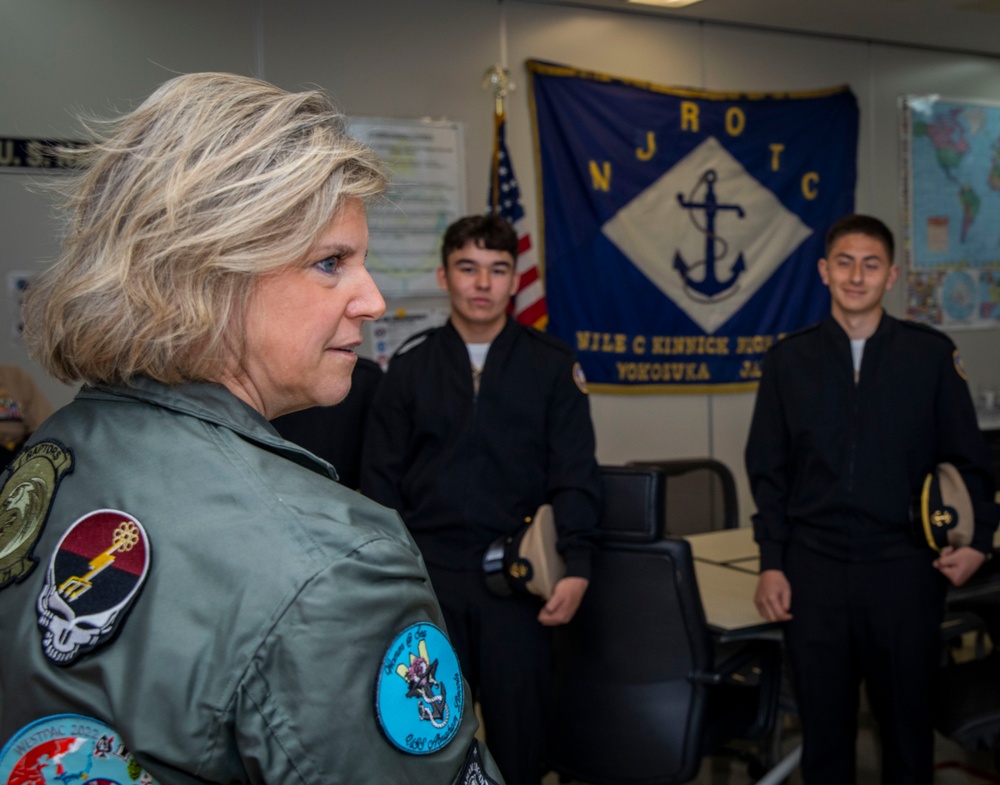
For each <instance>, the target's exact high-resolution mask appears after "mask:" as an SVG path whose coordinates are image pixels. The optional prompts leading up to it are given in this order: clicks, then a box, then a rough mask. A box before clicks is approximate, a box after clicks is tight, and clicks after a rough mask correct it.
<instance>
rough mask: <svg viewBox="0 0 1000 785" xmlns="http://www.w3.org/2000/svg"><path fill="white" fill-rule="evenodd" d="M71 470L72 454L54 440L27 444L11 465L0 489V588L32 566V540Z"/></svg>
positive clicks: (21, 577)
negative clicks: (60, 485) (63, 480)
mask: <svg viewBox="0 0 1000 785" xmlns="http://www.w3.org/2000/svg"><path fill="white" fill-rule="evenodd" d="M72 471H73V454H72V453H71V452H70V451H69V449H67V448H66V447H64V446H63V445H61V444H59V442H56V441H43V442H39V443H38V444H34V445H32V446H31V447H28V448H27V449H25V450H23V451H22V452H21V453H20V454H19V455H18V456H17V458H15V459H14V462H13V463H12V464H11V465H10V469H9V472H10V473H9V474H8V475H7V479H6V481H5V482H4V485H3V490H2V491H0V499H2V501H0V589H3V588H4V587H5V586H8V585H10V584H11V583H14V582H17V581H23V580H24V579H25V578H27V577H28V575H30V574H31V571H32V570H34V568H35V564H37V562H38V559H36V558H35V556H34V555H33V552H34V548H35V543H37V542H38V538H39V536H41V533H42V529H44V528H45V522H46V520H47V519H48V517H49V510H50V509H52V499H53V498H54V497H55V493H56V489H57V488H58V487H59V483H60V481H61V480H62V478H63V477H64V476H65V475H67V474H69V473H70V472H72Z"/></svg>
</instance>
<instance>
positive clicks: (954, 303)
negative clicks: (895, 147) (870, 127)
mask: <svg viewBox="0 0 1000 785" xmlns="http://www.w3.org/2000/svg"><path fill="white" fill-rule="evenodd" d="M903 135H904V139H903V149H904V158H905V160H904V167H905V175H906V183H907V189H906V193H905V194H904V197H905V199H904V201H905V207H906V210H905V218H906V224H907V229H908V235H909V236H908V238H907V239H908V240H909V245H908V253H907V260H906V261H907V263H908V276H907V285H908V290H907V295H908V301H907V306H908V315H909V316H910V318H914V319H917V320H920V321H925V322H929V323H932V324H945V325H951V326H968V327H985V326H992V325H997V324H1000V221H998V220H997V216H998V215H1000V105H990V104H985V103H969V102H964V103H963V102H958V101H950V100H945V99H941V98H938V97H937V96H921V97H914V96H911V97H908V98H906V99H905V101H904V105H903Z"/></svg>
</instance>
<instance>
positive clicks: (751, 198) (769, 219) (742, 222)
mask: <svg viewBox="0 0 1000 785" xmlns="http://www.w3.org/2000/svg"><path fill="white" fill-rule="evenodd" d="M712 172H714V175H713V174H711V173H712ZM706 177H707V178H708V179H709V180H711V183H710V187H711V189H712V191H713V196H714V201H715V202H716V204H715V205H714V224H715V226H714V236H715V237H714V240H712V239H709V240H707V239H706V238H708V237H709V233H708V228H709V227H708V223H707V221H706V210H705V209H704V205H705V203H706V201H709V200H707V199H706V193H707V189H706V186H705V181H706V179H705V178H706ZM685 203H686V204H687V206H685ZM697 205H701V207H700V208H699V207H698V206H697ZM737 208H738V209H737ZM601 231H603V232H604V234H605V235H606V236H607V237H608V239H610V240H611V242H613V243H614V244H615V245H616V246H618V248H619V249H620V250H621V252H622V253H623V254H625V256H627V257H628V258H629V259H630V260H631V262H632V263H633V264H634V265H635V266H636V267H637V268H638V269H639V270H641V271H642V273H643V274H644V275H645V276H646V277H647V278H649V280H650V281H652V283H653V284H655V285H656V286H657V288H659V289H660V291H662V292H663V293H664V294H665V295H666V296H667V297H669V298H670V299H671V300H672V301H673V302H674V303H675V304H676V305H677V306H678V307H679V308H681V309H682V310H683V311H684V312H685V313H686V314H687V315H688V316H689V317H690V318H691V319H692V321H694V322H695V323H696V324H697V325H698V326H699V327H701V329H703V330H704V331H705V332H707V333H713V332H715V331H716V330H717V329H719V327H721V326H722V325H723V324H725V323H726V321H728V319H729V318H730V317H731V316H732V315H733V314H735V313H736V312H737V311H738V310H739V309H740V308H741V307H742V306H743V305H744V304H745V303H746V302H747V300H749V299H750V298H751V297H752V296H753V294H754V293H755V292H756V291H757V290H758V289H759V288H760V286H761V285H762V284H764V282H765V281H767V279H768V278H770V277H771V274H772V273H774V271H775V270H777V269H778V267H779V266H780V265H781V263H782V262H783V261H784V260H785V259H787V258H788V256H789V255H790V254H791V253H792V251H794V250H795V249H796V248H797V247H798V246H799V244H800V243H802V241H803V240H805V239H806V238H807V237H808V236H809V235H810V234H812V230H811V229H810V228H809V227H808V226H806V225H805V224H804V223H803V222H802V221H801V220H800V219H799V217H798V216H796V215H795V214H794V213H792V212H791V211H789V210H787V209H785V207H784V205H782V204H781V202H780V201H779V200H778V198H777V197H775V195H774V194H773V193H771V191H769V190H768V189H767V188H766V187H765V186H764V185H762V184H761V183H760V182H759V181H758V180H757V179H756V178H754V177H753V176H752V175H751V174H750V173H749V172H747V171H746V169H744V168H743V166H742V165H741V164H740V162H739V161H737V160H736V159H735V158H734V157H733V156H732V155H730V154H729V153H728V152H727V151H726V149H725V148H724V147H723V146H722V145H721V144H720V143H719V142H718V141H717V140H716V139H715V138H714V137H709V138H708V139H706V140H705V141H704V142H702V143H701V144H700V145H698V147H696V148H695V149H694V150H693V151H691V154H690V155H688V156H687V157H686V158H684V159H683V160H682V161H680V162H679V163H678V164H677V165H676V166H674V167H673V168H671V169H670V170H668V171H667V172H665V173H664V174H663V175H662V176H661V177H660V178H659V179H658V180H656V181H655V182H654V183H653V184H652V185H650V186H649V187H648V188H647V189H646V190H645V191H643V192H642V193H640V194H639V195H638V196H637V197H635V198H634V199H633V200H632V201H631V202H629V203H628V204H627V205H625V206H624V207H623V208H622V209H621V210H619V211H618V212H617V213H616V214H615V216H614V218H612V219H611V220H610V221H608V222H607V223H606V224H604V226H603V227H602V229H601ZM709 246H710V247H711V250H709ZM710 256H711V257H714V268H713V269H712V270H709V269H708V266H707V265H706V264H705V262H706V259H708V258H709V257H710ZM740 259H742V264H739V263H738V260H740ZM817 261H818V260H817ZM706 275H711V276H714V277H715V278H717V279H718V280H719V281H720V282H723V283H727V282H730V281H731V285H729V286H728V287H726V288H720V289H719V290H718V291H713V288H717V287H702V289H707V290H708V293H706V292H705V291H699V283H700V282H704V281H705V278H706ZM721 286H722V284H720V287H721Z"/></svg>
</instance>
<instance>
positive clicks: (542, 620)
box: [361, 216, 600, 785]
mask: <svg viewBox="0 0 1000 785" xmlns="http://www.w3.org/2000/svg"><path fill="white" fill-rule="evenodd" d="M441 256H442V265H441V267H440V268H438V282H439V284H440V286H441V288H442V289H443V290H444V291H446V292H447V293H448V296H449V298H450V300H451V316H450V318H449V320H448V322H447V323H446V324H445V325H444V326H442V327H440V328H437V329H434V330H431V331H429V332H424V333H421V334H420V335H418V336H415V337H414V338H413V339H411V340H410V341H409V342H407V343H405V344H404V345H403V346H402V347H401V348H400V349H399V351H398V352H397V353H396V355H395V356H394V357H393V359H392V361H391V362H390V364H389V370H388V372H387V373H386V376H385V378H384V380H383V382H382V385H381V387H380V388H379V392H378V395H377V396H376V399H375V404H374V406H373V408H372V412H371V415H370V419H369V427H368V429H367V433H366V441H365V445H364V451H363V459H362V472H361V490H362V492H363V493H365V494H367V495H369V496H370V497H371V498H373V499H375V500H376V501H378V502H381V503H382V504H384V505H386V506H388V507H393V508H395V509H397V510H398V511H399V512H400V514H401V515H402V517H403V521H404V522H405V523H406V525H407V527H408V528H409V530H410V532H411V533H412V534H413V537H414V539H415V540H416V542H417V545H419V546H420V550H421V553H422V554H423V557H424V560H425V561H426V563H427V569H428V572H429V573H430V576H431V582H432V583H433V586H434V589H435V592H436V593H437V596H438V599H439V601H440V602H441V606H442V609H443V610H444V614H445V620H446V622H447V624H448V633H449V635H450V636H451V640H452V643H453V644H454V646H455V648H456V649H457V650H458V652H459V659H460V661H461V663H462V668H463V672H464V673H465V674H466V678H468V679H469V682H470V684H471V686H472V690H473V694H474V695H475V696H476V697H477V698H478V699H479V700H480V703H481V707H482V713H483V722H484V725H485V728H486V733H487V736H488V737H489V745H490V751H491V752H492V753H493V755H494V758H495V759H496V761H497V764H498V765H499V767H500V771H501V772H502V773H503V775H504V778H505V780H506V781H507V783H508V785H538V782H539V781H540V779H541V775H542V771H541V762H542V748H543V729H544V719H545V712H546V695H547V692H548V683H549V669H550V654H549V637H550V632H551V630H550V628H551V627H552V626H554V625H560V624H565V623H566V622H568V621H569V620H570V619H572V618H573V615H574V614H575V613H576V610H577V608H578V607H579V605H580V601H581V599H582V598H583V594H584V592H585V591H586V589H587V584H588V580H589V577H590V560H591V553H592V550H593V547H594V546H593V534H594V530H595V527H596V525H597V518H598V512H599V499H600V496H599V494H600V474H599V472H598V468H597V463H596V461H595V459H594V447H595V443H594V430H593V425H592V423H591V420H590V408H589V404H588V399H587V395H586V387H585V384H584V381H583V378H582V373H581V372H580V369H579V365H578V364H577V363H576V359H575V357H574V355H573V353H572V351H571V350H570V349H569V347H567V346H565V345H564V344H562V343H561V342H559V341H557V340H556V339H554V338H552V337H550V336H548V335H546V334H544V333H541V332H539V331H537V330H535V329H533V328H530V327H526V326H524V325H521V324H518V323H517V322H516V321H514V320H513V319H511V318H510V317H509V316H508V315H507V306H508V304H509V302H510V298H511V296H512V295H513V294H514V292H515V291H516V289H517V284H518V275H517V272H516V269H515V262H516V258H517V235H516V233H515V232H514V230H513V228H512V227H511V226H510V224H508V223H507V222H506V221H504V220H503V219H502V218H499V217H496V216H469V217H466V218H463V219H460V220H459V221H457V222H456V223H454V224H453V225H452V226H450V227H449V228H448V230H447V231H446V232H445V236H444V239H443V243H442V249H441ZM543 503H549V504H551V505H552V507H553V510H554V517H555V525H556V529H557V532H558V544H557V547H558V549H559V551H560V553H561V555H562V557H563V559H564V560H565V562H566V576H565V577H564V578H562V579H561V580H560V581H559V582H558V583H557V584H556V585H555V589H554V592H553V594H552V596H551V597H550V598H549V599H548V600H547V601H545V602H544V603H543V602H542V601H540V600H539V599H538V598H537V597H534V596H533V595H517V594H515V595H514V596H511V597H499V596H495V595H493V594H491V593H490V591H489V590H488V589H487V587H486V583H485V579H484V575H483V556H484V553H485V551H486V550H487V548H488V547H489V546H490V545H491V544H492V543H493V542H494V541H495V540H497V538H502V537H505V536H507V535H511V534H513V533H514V532H516V531H517V530H518V529H519V528H520V527H522V526H524V523H525V520H526V519H530V518H531V517H532V516H533V515H534V514H535V512H536V510H537V509H538V507H539V506H540V505H541V504H543Z"/></svg>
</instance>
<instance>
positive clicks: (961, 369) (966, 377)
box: [951, 349, 969, 381]
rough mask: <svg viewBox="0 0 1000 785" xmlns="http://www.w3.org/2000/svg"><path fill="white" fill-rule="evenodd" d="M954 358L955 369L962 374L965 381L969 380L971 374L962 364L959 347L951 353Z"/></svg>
mask: <svg viewBox="0 0 1000 785" xmlns="http://www.w3.org/2000/svg"><path fill="white" fill-rule="evenodd" d="M951 357H952V360H954V361H955V371H957V372H958V375H959V376H961V377H962V378H963V379H964V380H965V381H969V375H968V374H967V373H966V372H965V366H964V365H963V364H962V358H961V356H960V355H959V353H958V349H956V350H955V351H953V352H952V353H951Z"/></svg>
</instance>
